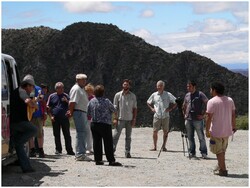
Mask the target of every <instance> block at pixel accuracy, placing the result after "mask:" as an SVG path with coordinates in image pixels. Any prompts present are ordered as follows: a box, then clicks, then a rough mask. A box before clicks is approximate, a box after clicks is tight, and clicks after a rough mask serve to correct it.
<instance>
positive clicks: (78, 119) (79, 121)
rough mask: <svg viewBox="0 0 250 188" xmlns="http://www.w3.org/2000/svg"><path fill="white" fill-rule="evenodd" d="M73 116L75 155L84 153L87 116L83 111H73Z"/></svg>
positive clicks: (78, 155)
mask: <svg viewBox="0 0 250 188" xmlns="http://www.w3.org/2000/svg"><path fill="white" fill-rule="evenodd" d="M73 118H74V122H75V127H76V157H80V156H82V155H85V154H86V136H87V126H88V118H87V114H86V113H85V112H81V111H74V113H73Z"/></svg>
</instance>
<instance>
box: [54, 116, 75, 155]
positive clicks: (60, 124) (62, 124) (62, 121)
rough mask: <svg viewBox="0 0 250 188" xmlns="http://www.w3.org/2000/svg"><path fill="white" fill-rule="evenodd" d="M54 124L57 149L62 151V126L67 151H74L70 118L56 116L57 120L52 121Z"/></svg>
mask: <svg viewBox="0 0 250 188" xmlns="http://www.w3.org/2000/svg"><path fill="white" fill-rule="evenodd" d="M52 125H53V134H54V137H55V145H56V150H57V151H59V152H62V144H61V128H62V132H63V136H64V140H65V147H66V151H67V153H70V152H72V151H73V149H72V145H71V136H70V124H69V120H68V118H58V117H55V121H54V122H53V123H52Z"/></svg>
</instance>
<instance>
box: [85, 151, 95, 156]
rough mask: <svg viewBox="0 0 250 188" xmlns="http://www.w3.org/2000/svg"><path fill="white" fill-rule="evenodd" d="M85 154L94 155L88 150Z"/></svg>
mask: <svg viewBox="0 0 250 188" xmlns="http://www.w3.org/2000/svg"><path fill="white" fill-rule="evenodd" d="M86 154H88V155H94V152H93V151H91V150H90V151H89V150H88V151H86Z"/></svg>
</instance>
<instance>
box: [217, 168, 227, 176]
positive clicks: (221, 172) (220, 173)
mask: <svg viewBox="0 0 250 188" xmlns="http://www.w3.org/2000/svg"><path fill="white" fill-rule="evenodd" d="M219 176H225V177H226V176H228V173H227V170H219Z"/></svg>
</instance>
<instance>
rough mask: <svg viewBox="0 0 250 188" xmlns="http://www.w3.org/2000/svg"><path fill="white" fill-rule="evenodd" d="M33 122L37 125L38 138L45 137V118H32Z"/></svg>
mask: <svg viewBox="0 0 250 188" xmlns="http://www.w3.org/2000/svg"><path fill="white" fill-rule="evenodd" d="M31 123H32V124H33V125H35V126H36V127H37V135H36V137H37V138H43V119H42V118H32V119H31Z"/></svg>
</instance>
